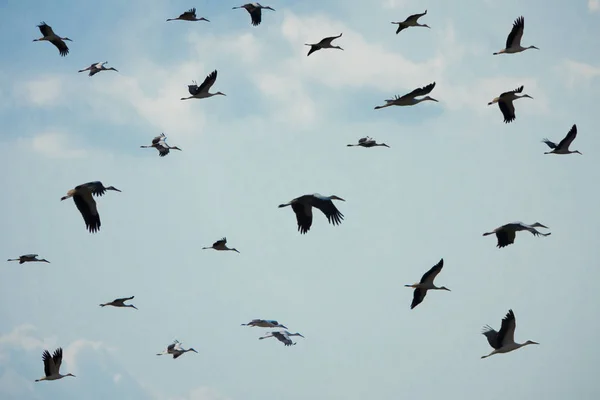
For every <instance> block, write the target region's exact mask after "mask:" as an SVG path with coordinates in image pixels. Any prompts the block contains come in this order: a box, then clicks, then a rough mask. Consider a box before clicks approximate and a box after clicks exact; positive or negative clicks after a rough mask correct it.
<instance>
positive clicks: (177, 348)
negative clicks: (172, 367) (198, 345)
mask: <svg viewBox="0 0 600 400" xmlns="http://www.w3.org/2000/svg"><path fill="white" fill-rule="evenodd" d="M188 351H193V352H194V353H198V352H197V351H196V350H194V349H193V348H191V347H190V348H189V349H187V350H186V349H184V348H183V347H181V342H179V341H178V340H175V341H173V343H172V344H170V345H169V346H167V348H166V349H165V350H164V351H163V352H162V353H158V354H156V355H157V356H162V355H167V354H172V355H173V358H174V359H175V358H177V357H179V356H181V355H182V354H185V353H187V352H188Z"/></svg>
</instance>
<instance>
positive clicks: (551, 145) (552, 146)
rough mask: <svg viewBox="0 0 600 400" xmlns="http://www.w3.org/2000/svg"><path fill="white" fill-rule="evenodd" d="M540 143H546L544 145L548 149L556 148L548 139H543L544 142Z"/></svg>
mask: <svg viewBox="0 0 600 400" xmlns="http://www.w3.org/2000/svg"><path fill="white" fill-rule="evenodd" d="M563 140H564V139H563ZM542 142H543V143H546V144H547V145H548V147H550V148H551V149H555V148H556V143H554V142H551V141H550V140H548V139H544V140H542Z"/></svg>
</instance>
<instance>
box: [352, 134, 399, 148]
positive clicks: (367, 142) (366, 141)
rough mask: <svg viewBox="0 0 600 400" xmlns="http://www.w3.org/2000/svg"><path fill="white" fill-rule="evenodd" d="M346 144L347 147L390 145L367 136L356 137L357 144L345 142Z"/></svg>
mask: <svg viewBox="0 0 600 400" xmlns="http://www.w3.org/2000/svg"><path fill="white" fill-rule="evenodd" d="M346 146H348V147H353V146H360V147H367V148H368V147H377V146H384V147H388V148H389V147H390V146H388V145H387V144H385V143H377V142H376V141H375V139H372V138H370V137H369V136H367V137H364V138H360V139H358V143H357V144H347V145H346Z"/></svg>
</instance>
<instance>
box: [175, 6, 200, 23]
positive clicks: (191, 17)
mask: <svg viewBox="0 0 600 400" xmlns="http://www.w3.org/2000/svg"><path fill="white" fill-rule="evenodd" d="M177 20H179V21H206V22H210V21H209V20H207V19H206V18H204V17H202V18H196V9H195V8H190V9H189V10H188V11H186V12H184V13H183V14H181V15H180V16H179V17H177V18H169V19H168V20H167V22H169V21H177Z"/></svg>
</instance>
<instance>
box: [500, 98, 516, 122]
mask: <svg viewBox="0 0 600 400" xmlns="http://www.w3.org/2000/svg"><path fill="white" fill-rule="evenodd" d="M498 107H499V108H500V111H501V112H502V115H503V116H504V123H506V124H508V123H509V122H512V121H514V120H515V118H516V117H515V106H514V105H513V103H512V101H504V100H502V99H500V101H498Z"/></svg>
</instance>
